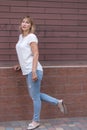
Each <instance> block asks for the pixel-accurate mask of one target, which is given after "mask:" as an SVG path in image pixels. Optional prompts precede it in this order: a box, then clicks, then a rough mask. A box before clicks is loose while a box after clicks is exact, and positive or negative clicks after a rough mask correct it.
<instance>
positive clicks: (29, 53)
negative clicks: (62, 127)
mask: <svg viewBox="0 0 87 130" xmlns="http://www.w3.org/2000/svg"><path fill="white" fill-rule="evenodd" d="M20 31H21V34H20V35H19V40H18V42H17V44H16V52H17V56H18V60H19V65H16V66H14V69H15V70H16V71H17V70H19V69H21V70H22V73H23V75H25V76H26V82H27V87H28V91H29V94H30V97H31V98H32V101H33V109H34V113H33V119H32V122H31V123H30V124H29V125H28V128H27V129H28V130H32V129H35V128H37V127H39V126H40V112H41V102H42V101H46V102H49V103H52V104H54V105H56V106H57V108H59V109H60V111H61V112H63V113H65V112H66V109H65V105H64V102H63V100H62V99H61V100H59V99H56V98H54V97H51V96H49V95H47V94H45V93H41V92H40V88H41V80H42V77H43V68H42V65H41V64H40V62H39V61H38V59H39V50H38V38H37V36H36V35H35V34H34V33H35V26H34V23H33V21H32V19H31V18H30V17H29V16H26V17H24V18H23V19H22V20H21V23H20Z"/></svg>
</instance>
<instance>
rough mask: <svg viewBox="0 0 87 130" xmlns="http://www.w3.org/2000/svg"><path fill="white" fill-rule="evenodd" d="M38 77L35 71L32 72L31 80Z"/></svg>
mask: <svg viewBox="0 0 87 130" xmlns="http://www.w3.org/2000/svg"><path fill="white" fill-rule="evenodd" d="M37 79H38V77H37V73H36V72H32V80H33V81H37Z"/></svg>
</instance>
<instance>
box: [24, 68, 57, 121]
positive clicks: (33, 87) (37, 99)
mask: <svg viewBox="0 0 87 130" xmlns="http://www.w3.org/2000/svg"><path fill="white" fill-rule="evenodd" d="M37 76H38V80H37V81H33V80H32V72H31V73H29V74H28V75H26V81H27V86H28V92H29V94H30V97H31V98H32V101H33V107H34V114H33V121H39V120H40V112H41V101H46V102H49V103H52V104H54V105H57V104H58V101H59V100H58V99H56V98H54V97H51V96H49V95H47V94H45V93H41V92H40V88H41V80H42V77H43V72H42V71H40V70H37Z"/></svg>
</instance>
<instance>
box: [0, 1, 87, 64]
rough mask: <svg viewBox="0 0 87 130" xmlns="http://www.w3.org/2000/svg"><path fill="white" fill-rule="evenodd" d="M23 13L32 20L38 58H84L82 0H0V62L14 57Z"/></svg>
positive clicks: (85, 8) (86, 22)
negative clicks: (35, 28) (38, 52)
mask: <svg viewBox="0 0 87 130" xmlns="http://www.w3.org/2000/svg"><path fill="white" fill-rule="evenodd" d="M25 15H30V16H31V17H32V18H33V19H34V21H35V23H36V26H37V30H36V33H37V35H38V38H39V48H40V60H42V61H86V60H87V44H86V43H87V1H86V0H74V1H73V0H41V1H40V0H37V1H36V0H25V1H24V0H9V1H7V0H1V1H0V66H3V65H10V64H11V63H12V64H13V63H14V62H16V61H17V57H16V52H15V44H16V42H17V40H18V35H19V31H18V25H19V20H20V18H21V17H22V16H25ZM12 64H11V65H12Z"/></svg>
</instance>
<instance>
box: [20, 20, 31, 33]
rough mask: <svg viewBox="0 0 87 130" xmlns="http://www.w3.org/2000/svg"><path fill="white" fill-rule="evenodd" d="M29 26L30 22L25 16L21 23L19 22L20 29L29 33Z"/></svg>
mask: <svg viewBox="0 0 87 130" xmlns="http://www.w3.org/2000/svg"><path fill="white" fill-rule="evenodd" d="M30 28H31V23H30V22H29V20H28V19H27V18H24V19H23V20H22V23H21V29H22V31H23V32H28V33H29V30H30Z"/></svg>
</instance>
